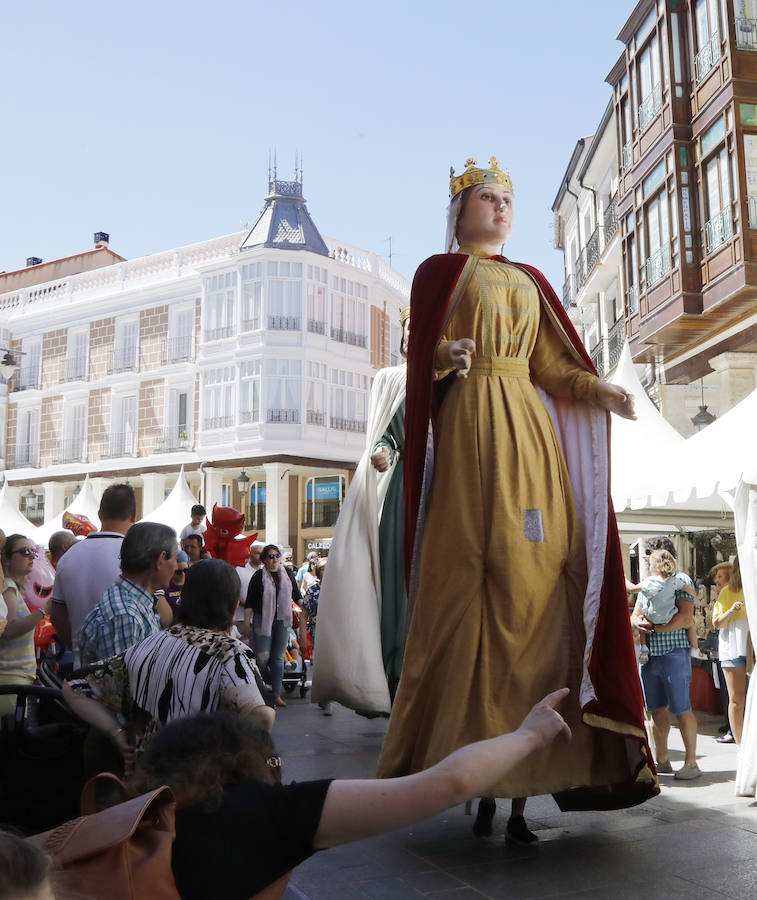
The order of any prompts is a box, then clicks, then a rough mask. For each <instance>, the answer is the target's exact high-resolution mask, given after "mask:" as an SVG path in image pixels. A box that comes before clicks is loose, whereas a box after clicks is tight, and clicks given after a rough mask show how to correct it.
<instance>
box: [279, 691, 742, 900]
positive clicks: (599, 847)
mask: <svg viewBox="0 0 757 900" xmlns="http://www.w3.org/2000/svg"><path fill="white" fill-rule="evenodd" d="M287 700H288V706H287V707H286V709H283V710H281V711H280V712H279V713H278V714H277V720H276V725H275V727H274V732H273V737H274V741H275V743H276V746H277V749H278V752H279V754H280V755H281V757H282V759H283V764H284V780H285V781H292V780H296V781H303V780H307V779H316V778H328V777H336V778H371V777H373V773H374V771H375V766H376V761H377V759H378V754H379V752H380V749H381V743H382V741H383V738H384V735H385V733H386V728H387V721H386V720H385V719H380V718H379V719H365V718H363V717H360V716H357V715H356V714H355V713H353V712H352V711H350V710H347V709H345V708H343V707H341V706H339V705H338V704H336V703H335V704H333V711H334V714H333V715H332V716H324V715H322V713H321V711H320V710H319V709H318V707H317V706H314V705H312V704H311V703H310V702H309V700H308V699H307V698H306V699H304V700H302V699H300V698H298V697H292V698H291V699H290V698H287ZM697 718H698V720H699V740H698V745H697V751H698V762H699V766H700V768H701V769H702V771H703V773H704V774H703V775H702V777H701V778H699V779H696V780H695V781H689V782H680V781H676V780H675V779H674V778H673V776H672V775H669V776H662V777H661V786H662V792H661V794H660V796H659V797H656V798H654V799H653V800H650V801H649V802H647V803H644V804H642V805H641V806H638V807H635V808H633V809H628V810H617V811H610V812H604V811H602V812H586V813H578V812H568V813H561V812H560V810H559V809H558V807H557V804H556V803H555V802H554V800H553V799H552V798H551V797H534V798H530V799H529V801H528V806H527V809H526V818H527V820H528V823H529V826H530V827H531V829H532V830H533V831H534V832H535V833H536V834H537V835H538V836H539V843H538V844H537V845H535V846H532V847H516V848H511V847H505V845H504V833H505V824H506V821H507V817H508V814H509V801H505V800H499V801H497V814H496V816H495V819H494V826H493V834H492V836H491V837H488V838H481V839H478V838H475V837H474V836H473V833H472V830H471V829H472V825H473V816H472V815H466V814H465V810H464V808H463V807H457V808H455V809H452V810H448V811H447V812H445V813H443V814H441V815H439V816H435V817H434V818H432V819H429V820H427V821H424V822H420V823H418V824H416V825H413V826H411V827H408V828H404V829H399V830H398V831H395V832H392V833H391V834H387V835H381V836H378V837H374V838H369V839H367V840H362V841H356V842H355V843H353V844H348V845H345V846H342V847H335V848H332V849H330V850H326V851H323V852H321V853H316V854H315V855H314V856H313V857H311V858H310V859H309V860H307V861H306V862H304V863H303V864H302V865H300V866H298V868H297V869H296V870H295V872H294V874H293V875H292V879H291V881H290V884H289V887H288V888H287V891H286V893H285V895H284V897H285V900H338V898H342V897H344V898H358V900H361V898H373V900H383V898H387V900H405V898H413V900H419V898H422V897H433V898H439V900H445V898H447V900H473V898H475V900H481V898H498V900H502V898H505V900H508V898H512V900H541V898H545V900H546V898H554V897H569V898H574V900H638V898H640V897H643V898H644V900H677V898H681V900H683V898H686V900H700V898H701V900H705V898H708V900H722V898H725V900H747V898H748V900H754V898H755V897H757V887H756V886H757V802H755V799H754V798H747V797H736V796H735V795H734V793H733V791H734V777H735V771H736V760H737V752H738V748H737V747H736V746H735V745H732V744H718V743H716V741H715V737H716V736H717V728H718V725H719V724H720V722H721V719H720V717H717V716H711V715H708V714H705V713H701V714H699V713H698V714H697ZM670 759H671V761H672V763H673V768H674V769H677V768H679V767H680V765H682V763H683V744H682V742H681V738H680V735H679V733H678V731H677V729H675V728H673V729H672V731H671V752H670ZM473 812H474V813H475V804H474V809H473Z"/></svg>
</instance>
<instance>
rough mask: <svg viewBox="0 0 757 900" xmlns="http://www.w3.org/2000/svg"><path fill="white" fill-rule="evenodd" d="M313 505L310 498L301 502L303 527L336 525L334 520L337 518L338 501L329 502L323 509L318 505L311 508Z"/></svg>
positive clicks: (329, 526)
mask: <svg viewBox="0 0 757 900" xmlns="http://www.w3.org/2000/svg"><path fill="white" fill-rule="evenodd" d="M316 502H319V501H316ZM313 505H314V504H313V501H312V500H306V501H305V502H304V503H303V504H302V527H303V528H331V527H332V525H336V520H337V519H338V518H339V502H338V501H336V500H335V501H334V502H333V503H330V504H329V505H328V506H326V508H325V509H320V508H319V507H318V506H316V507H315V509H313Z"/></svg>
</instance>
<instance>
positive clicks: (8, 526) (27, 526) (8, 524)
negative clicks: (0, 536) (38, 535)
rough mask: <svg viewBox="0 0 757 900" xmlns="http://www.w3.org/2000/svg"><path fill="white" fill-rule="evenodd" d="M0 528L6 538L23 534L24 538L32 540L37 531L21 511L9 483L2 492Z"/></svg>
mask: <svg viewBox="0 0 757 900" xmlns="http://www.w3.org/2000/svg"><path fill="white" fill-rule="evenodd" d="M0 528H2V530H3V531H4V532H5V535H6V537H7V536H8V535H9V534H23V535H24V537H28V538H31V537H33V535H34V532H35V531H36V530H37V529H36V526H35V525H34V524H33V523H32V522H30V521H29V520H28V519H27V518H26V516H25V515H24V514H23V513H21V512H20V511H19V508H18V505H17V503H16V501H15V500H14V499H13V497H12V492H11V491H10V490H9V489H8V482H7V481H6V482H5V484H3V487H2V490H0Z"/></svg>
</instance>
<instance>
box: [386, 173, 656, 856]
mask: <svg viewBox="0 0 757 900" xmlns="http://www.w3.org/2000/svg"><path fill="white" fill-rule="evenodd" d="M451 195H452V197H453V200H452V203H451V204H450V220H449V236H450V239H449V241H448V245H447V246H448V249H456V248H457V246H458V243H457V240H458V238H459V244H460V246H459V250H460V252H458V253H447V254H445V255H441V256H434V257H432V258H431V259H428V260H426V262H424V263H423V264H422V265H421V267H420V268H419V269H418V272H417V273H416V276H415V279H414V281H413V288H412V294H411V304H410V308H411V320H410V346H409V350H408V361H407V406H406V420H405V424H406V432H405V435H406V443H405V557H406V570H407V575H408V588H409V603H410V604H411V605H412V608H413V611H412V618H411V622H410V629H409V634H408V639H407V645H406V650H405V660H404V665H403V670H402V678H401V681H400V685H399V690H398V693H397V697H396V700H395V703H394V706H393V709H392V715H391V719H390V724H389V731H388V734H387V737H386V741H385V743H384V747H383V751H382V754H381V759H380V761H379V772H378V774H379V776H380V777H389V776H396V775H405V774H409V773H411V772H417V771H419V770H421V769H426V768H428V767H429V766H431V765H433V764H435V763H437V762H439V761H440V760H441V759H443V758H444V757H445V756H446V755H447V754H449V753H451V752H452V751H454V750H456V749H457V748H459V747H462V746H463V745H465V744H467V743H469V742H471V741H476V740H481V739H484V738H489V737H493V736H495V735H498V734H501V733H503V732H508V731H512V730H513V729H515V728H517V726H518V723H519V722H520V721H521V719H522V717H523V716H524V715H525V713H526V712H527V711H528V710H529V709H530V707H531V705H532V704H534V703H535V702H537V701H538V700H540V699H541V698H542V697H543V696H545V695H546V694H547V693H548V692H550V691H553V690H556V689H558V688H561V687H564V686H568V687H569V688H570V690H571V693H570V695H569V696H568V698H567V699H566V700H565V701H563V702H562V703H561V705H560V707H559V711H560V713H561V714H562V715H563V717H564V718H565V719H566V721H567V722H568V724H569V725H570V727H571V729H572V731H573V740H572V742H571V744H570V745H569V746H567V747H565V746H561V747H557V746H554V747H553V748H551V749H544V750H541V751H539V752H537V753H534V754H532V756H530V757H529V758H528V759H527V760H526V761H525V762H523V763H521V764H520V765H519V766H518V767H517V768H516V769H514V770H513V771H512V773H511V774H510V775H509V776H508V777H507V779H506V780H505V781H503V782H502V783H500V784H497V785H494V786H493V795H494V796H497V797H509V798H513V799H514V803H513V816H514V818H520V821H521V822H523V819H522V810H523V806H524V804H525V800H524V799H523V798H526V797H529V796H535V795H538V794H545V793H551V794H554V795H555V797H556V799H557V801H558V803H559V804H560V806H561V807H562V808H563V809H587V808H617V807H624V806H632V805H634V804H636V803H640V802H641V801H643V800H645V799H648V798H649V797H651V796H653V795H654V794H656V793H657V792H658V790H659V789H658V786H657V780H656V777H655V772H654V767H653V764H652V761H651V756H650V752H649V747H648V745H647V739H646V733H645V729H644V720H643V709H642V695H641V689H640V686H639V678H638V675H637V672H636V664H635V656H634V652H633V646H632V641H631V632H630V625H629V616H628V606H627V602H626V593H625V587H624V576H623V570H622V561H621V554H620V545H619V541H618V534H617V526H616V523H615V517H614V514H613V511H612V507H611V504H610V499H609V418H610V417H609V414H608V412H609V411H613V412H616V413H618V414H620V415H625V416H626V417H629V418H633V399H632V398H631V397H629V396H628V395H627V394H626V392H625V391H624V390H623V389H622V388H618V387H615V386H613V385H609V384H605V383H603V382H600V381H599V379H598V378H597V375H596V372H595V370H594V367H593V366H592V364H591V360H590V358H589V356H588V355H587V353H586V351H585V349H584V347H583V345H582V344H581V341H580V340H579V338H578V336H577V334H576V332H575V330H574V328H573V326H572V325H571V323H570V321H569V319H568V317H567V315H566V314H565V311H564V310H563V308H562V305H561V304H560V302H559V300H558V299H557V297H556V296H555V294H554V292H553V291H552V289H551V287H550V286H549V284H548V283H547V281H546V280H545V279H544V277H543V275H541V273H540V272H538V271H537V270H536V269H533V268H531V267H530V266H526V265H521V264H514V263H510V262H509V261H508V260H506V259H505V258H504V257H503V256H501V255H500V253H501V246H502V244H503V243H504V241H505V240H506V239H507V237H508V236H509V234H510V231H511V229H512V221H513V218H512V217H513V210H512V204H513V193H512V183H511V181H510V177H509V175H507V174H506V173H504V172H502V171H501V170H500V169H499V167H498V166H497V162H496V160H494V159H492V160H490V167H489V168H488V169H481V168H477V167H476V165H475V163H474V162H473V160H469V161H468V167H467V168H466V170H465V172H464V173H463V175H461V176H458V177H454V174H453V176H452V178H451ZM430 426H432V429H430ZM451 527H452V528H453V530H454V541H453V553H452V554H451V555H448V556H447V557H446V558H445V561H444V568H443V569H440V565H441V563H440V561H439V553H440V551H441V549H442V548H444V547H450V537H449V536H450V528H451ZM440 673H441V675H440ZM518 798H519V799H518ZM516 800H517V802H518V803H519V804H520V809H519V811H516V808H515V807H516ZM492 807H493V803H492ZM516 813H517V815H516ZM508 834H509V826H508ZM529 835H530V837H529ZM522 837H523V842H525V841H530V840H536V837H535V836H534V835H531V834H530V832H528V831H527V829H525V824H524V823H523V825H522Z"/></svg>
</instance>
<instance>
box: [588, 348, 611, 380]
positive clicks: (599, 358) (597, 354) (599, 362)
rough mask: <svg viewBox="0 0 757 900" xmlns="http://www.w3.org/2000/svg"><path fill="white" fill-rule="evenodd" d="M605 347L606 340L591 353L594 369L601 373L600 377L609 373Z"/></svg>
mask: <svg viewBox="0 0 757 900" xmlns="http://www.w3.org/2000/svg"><path fill="white" fill-rule="evenodd" d="M604 345H605V342H604V340H600V341H599V343H598V344H597V345H596V347H594V348H593V349H592V350H590V351H589V356H591V361H592V362H593V363H594V368H595V369H596V370H597V372H599V375H600V377H602V376H604V375H605V374H606V373H607V368H606V366H605V351H604Z"/></svg>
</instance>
